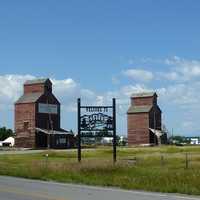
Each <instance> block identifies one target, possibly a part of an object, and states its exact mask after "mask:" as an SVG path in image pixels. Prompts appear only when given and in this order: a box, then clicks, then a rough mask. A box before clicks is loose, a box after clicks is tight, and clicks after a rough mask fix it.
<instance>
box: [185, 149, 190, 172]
mask: <svg viewBox="0 0 200 200" xmlns="http://www.w3.org/2000/svg"><path fill="white" fill-rule="evenodd" d="M185 168H186V169H188V168H189V159H188V153H185Z"/></svg>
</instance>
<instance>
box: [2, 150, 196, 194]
mask: <svg viewBox="0 0 200 200" xmlns="http://www.w3.org/2000/svg"><path fill="white" fill-rule="evenodd" d="M47 153H48V155H49V156H48V158H46V157H45V154H47ZM185 153H188V155H189V163H188V169H186V164H185V163H186V162H185V158H186V156H185ZM199 153H200V148H199V147H184V148H182V147H161V148H157V147H156V148H131V149H130V148H120V149H118V162H117V163H116V164H115V165H114V164H113V162H112V149H111V148H107V149H97V150H84V151H83V161H82V162H81V163H80V164H79V163H77V159H76V152H74V151H66V152H63V151H62V152H59V151H48V152H46V151H45V152H43V153H38V154H32V155H26V154H24V155H1V156H0V174H1V175H10V176H18V177H26V178H32V179H42V180H54V181H60V182H70V183H83V184H88V185H101V186H114V187H120V188H125V189H141V190H147V191H159V192H175V193H185V194H196V195H200V170H199V169H200V154H199Z"/></svg>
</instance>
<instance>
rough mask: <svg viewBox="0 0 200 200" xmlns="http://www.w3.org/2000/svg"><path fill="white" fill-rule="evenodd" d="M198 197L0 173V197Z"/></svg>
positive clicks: (152, 199) (79, 199)
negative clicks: (63, 182) (51, 180)
mask: <svg viewBox="0 0 200 200" xmlns="http://www.w3.org/2000/svg"><path fill="white" fill-rule="evenodd" d="M103 199H105V200H197V199H198V200H199V199H200V197H199V198H197V197H191V196H180V195H179V196H178V195H171V194H160V193H148V192H140V191H126V190H120V189H112V188H102V187H89V186H82V185H73V184H62V183H53V182H43V181H35V180H28V179H20V178H12V177H6V176H0V200H103Z"/></svg>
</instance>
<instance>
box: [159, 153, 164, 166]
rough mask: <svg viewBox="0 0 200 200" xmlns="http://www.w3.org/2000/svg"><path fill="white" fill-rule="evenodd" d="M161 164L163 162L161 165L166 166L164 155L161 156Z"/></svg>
mask: <svg viewBox="0 0 200 200" xmlns="http://www.w3.org/2000/svg"><path fill="white" fill-rule="evenodd" d="M160 164H161V166H164V164H165V162H164V156H163V155H161V156H160Z"/></svg>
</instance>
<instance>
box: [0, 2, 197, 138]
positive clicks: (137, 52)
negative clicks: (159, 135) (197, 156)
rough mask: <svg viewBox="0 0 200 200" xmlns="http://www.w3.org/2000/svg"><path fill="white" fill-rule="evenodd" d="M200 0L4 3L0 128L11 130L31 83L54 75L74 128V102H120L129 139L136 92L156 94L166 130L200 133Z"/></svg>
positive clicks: (122, 128) (65, 117)
mask: <svg viewBox="0 0 200 200" xmlns="http://www.w3.org/2000/svg"><path fill="white" fill-rule="evenodd" d="M199 9H200V2H199V1H198V0H193V1H190V0H174V1H168V0H162V1H158V0H157V1H156V0H137V1H134V0H123V1H122V0H117V1H114V0H106V1H104V0H79V1H78V0H73V1H72V0H71V1H70V0H59V1H55V0H44V1H41V0H34V1H27V0H18V1H14V0H7V1H0V87H1V88H2V89H1V91H0V112H1V113H2V114H1V116H2V117H0V125H5V126H8V127H11V128H13V102H14V101H15V100H16V99H17V98H18V97H19V96H20V95H21V93H22V83H23V82H24V81H25V80H26V79H27V78H38V77H50V78H52V80H54V83H55V93H56V94H57V96H58V98H59V99H60V100H61V102H62V104H63V111H62V126H63V127H64V128H67V129H73V130H76V111H75V105H74V104H75V103H76V98H77V97H79V96H81V97H82V99H83V100H84V101H85V102H87V103H93V104H95V103H99V104H101V103H106V104H109V103H111V101H109V99H110V98H112V97H116V98H117V101H118V132H119V133H122V134H126V115H125V113H126V109H127V107H128V103H129V96H130V95H131V93H133V92H139V91H149V90H156V91H157V92H158V93H159V104H160V107H161V109H162V110H163V120H164V122H165V124H166V126H167V127H168V129H170V130H171V129H172V127H173V128H174V131H175V133H177V134H184V135H200V128H199V127H198V123H199V122H198V117H199V116H198V113H199V111H200V106H199V105H198V102H199V101H198V100H200V95H199V94H198V91H199V89H200V81H199V80H200V60H199V52H200V37H199V35H200V28H199V27H200V26H199V25H200V22H199V19H200V13H199Z"/></svg>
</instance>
